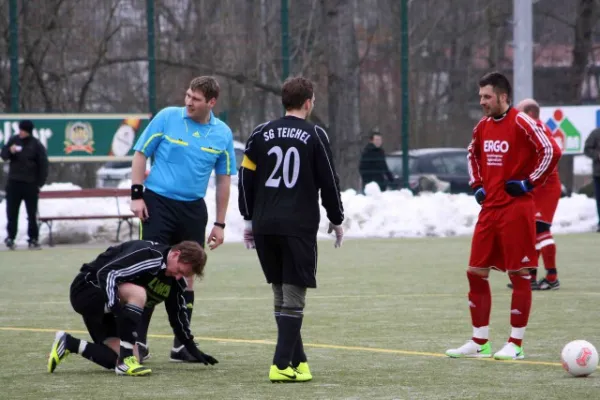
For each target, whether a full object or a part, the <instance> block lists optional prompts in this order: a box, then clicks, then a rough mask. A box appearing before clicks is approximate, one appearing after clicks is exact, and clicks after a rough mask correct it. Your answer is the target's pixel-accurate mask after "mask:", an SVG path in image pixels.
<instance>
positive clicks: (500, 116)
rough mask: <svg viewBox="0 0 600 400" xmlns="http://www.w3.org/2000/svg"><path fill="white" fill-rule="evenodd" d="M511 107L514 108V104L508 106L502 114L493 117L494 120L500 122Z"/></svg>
mask: <svg viewBox="0 0 600 400" xmlns="http://www.w3.org/2000/svg"><path fill="white" fill-rule="evenodd" d="M511 108H512V106H511V105H509V106H508V108H507V109H506V111H504V112H503V113H502V114H500V115H496V116H495V117H492V119H493V120H494V121H496V122H498V121H502V119H503V118H504V117H506V114H508V112H509V111H510V109H511Z"/></svg>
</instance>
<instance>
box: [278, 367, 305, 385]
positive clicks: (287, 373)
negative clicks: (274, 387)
mask: <svg viewBox="0 0 600 400" xmlns="http://www.w3.org/2000/svg"><path fill="white" fill-rule="evenodd" d="M269 380H270V381H271V382H273V383H294V382H307V381H309V380H311V377H308V376H306V375H304V374H302V373H300V372H298V371H297V370H295V369H294V368H292V367H287V368H286V369H279V368H277V365H271V370H270V371H269Z"/></svg>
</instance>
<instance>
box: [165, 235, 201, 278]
mask: <svg viewBox="0 0 600 400" xmlns="http://www.w3.org/2000/svg"><path fill="white" fill-rule="evenodd" d="M171 250H179V251H180V253H179V262H181V263H184V264H188V265H191V267H192V271H193V272H194V274H196V276H198V277H202V275H203V274H204V266H205V265H206V252H205V251H204V249H203V248H202V246H200V244H199V243H198V242H194V241H191V240H184V241H183V242H180V243H177V244H176V245H175V246H173V247H172V248H171Z"/></svg>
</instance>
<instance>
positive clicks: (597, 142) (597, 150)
mask: <svg viewBox="0 0 600 400" xmlns="http://www.w3.org/2000/svg"><path fill="white" fill-rule="evenodd" d="M583 152H584V154H585V155H586V156H588V157H589V158H591V159H592V173H593V175H594V192H595V194H596V209H597V210H598V227H597V228H596V232H600V128H596V129H594V130H593V131H592V132H591V133H590V136H588V138H587V139H586V140H585V146H584V148H583Z"/></svg>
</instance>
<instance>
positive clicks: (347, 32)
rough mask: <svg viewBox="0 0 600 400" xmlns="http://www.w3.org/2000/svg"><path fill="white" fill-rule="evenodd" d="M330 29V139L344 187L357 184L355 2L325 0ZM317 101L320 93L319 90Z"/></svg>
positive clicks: (358, 96) (328, 75)
mask: <svg viewBox="0 0 600 400" xmlns="http://www.w3.org/2000/svg"><path fill="white" fill-rule="evenodd" d="M322 4H323V6H324V10H325V25H326V32H327V49H328V53H327V65H328V73H327V80H328V85H327V86H328V106H329V127H328V133H329V140H330V141H331V145H332V151H333V158H334V160H335V164H336V166H337V167H338V168H337V169H338V174H339V175H340V183H341V186H342V189H346V188H349V187H355V188H356V187H358V183H359V175H358V161H359V158H360V153H361V149H360V144H361V141H360V131H361V129H360V117H359V116H360V112H359V104H360V86H359V65H358V48H357V45H356V35H355V31H354V6H353V4H354V2H353V1H350V0H322ZM317 101H319V100H318V93H317Z"/></svg>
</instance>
